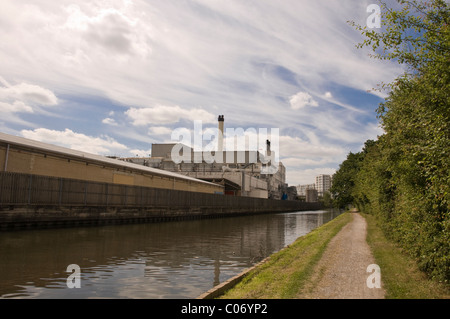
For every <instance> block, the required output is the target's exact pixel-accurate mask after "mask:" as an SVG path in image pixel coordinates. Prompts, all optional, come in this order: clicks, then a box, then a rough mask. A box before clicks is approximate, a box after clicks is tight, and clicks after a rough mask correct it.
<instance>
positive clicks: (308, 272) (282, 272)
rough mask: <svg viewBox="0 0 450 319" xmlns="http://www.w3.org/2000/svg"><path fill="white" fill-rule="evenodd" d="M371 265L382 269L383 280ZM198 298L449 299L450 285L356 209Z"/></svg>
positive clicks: (373, 220) (370, 217) (372, 219)
mask: <svg viewBox="0 0 450 319" xmlns="http://www.w3.org/2000/svg"><path fill="white" fill-rule="evenodd" d="M370 265H376V266H378V267H379V269H380V272H379V273H378V274H379V275H380V276H379V277H378V279H375V276H374V274H376V273H374V268H373V267H372V268H370V267H369V266H370ZM369 268H370V269H369ZM369 279H370V282H369ZM377 280H378V282H377ZM377 284H379V286H378V285H377ZM369 286H371V287H369ZM198 298H199V299H212V298H220V299H336V298H337V299H384V298H386V299H449V298H450V286H449V284H448V283H442V282H437V281H435V280H432V279H431V278H428V277H427V276H426V275H425V274H424V273H423V272H422V271H420V270H419V268H418V266H417V263H416V261H415V260H414V259H412V258H411V257H410V256H408V255H406V254H405V253H404V252H403V251H402V250H401V249H400V248H399V247H397V246H396V245H395V243H393V242H390V241H389V240H388V239H387V238H386V237H385V235H384V234H383V232H382V230H381V229H380V228H379V226H378V225H377V222H376V219H375V218H374V217H373V216H371V215H367V214H363V213H359V212H357V211H356V212H347V213H344V214H342V215H340V216H338V217H337V218H335V219H333V220H331V221H329V222H328V223H326V224H324V225H322V226H320V227H318V228H316V229H314V230H313V231H312V232H310V233H308V234H307V235H305V236H303V237H300V238H299V239H297V240H296V241H295V242H294V243H293V244H292V245H289V246H288V247H285V248H284V249H282V250H281V251H280V252H277V253H275V254H273V255H271V256H269V257H267V258H266V259H265V260H263V261H262V262H260V263H259V264H257V265H255V266H254V267H251V268H249V269H246V270H244V271H243V272H241V273H240V274H239V275H237V276H235V277H234V278H231V279H230V280H228V281H227V282H225V283H222V284H221V285H220V286H217V287H215V289H211V290H209V291H208V292H206V293H204V294H202V295H200V296H199V297H198Z"/></svg>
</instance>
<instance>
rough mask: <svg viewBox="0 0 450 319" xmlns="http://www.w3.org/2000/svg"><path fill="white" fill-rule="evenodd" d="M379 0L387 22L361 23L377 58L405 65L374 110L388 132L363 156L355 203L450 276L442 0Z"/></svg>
mask: <svg viewBox="0 0 450 319" xmlns="http://www.w3.org/2000/svg"><path fill="white" fill-rule="evenodd" d="M397 4H398V6H399V9H398V10H395V9H393V8H390V7H388V6H387V5H386V4H385V3H383V2H381V5H382V8H383V18H384V19H383V20H382V21H383V23H382V25H383V28H382V29H381V30H369V29H367V27H361V26H357V25H356V24H354V23H352V24H353V25H354V26H356V28H357V29H358V30H360V31H361V32H362V33H363V35H364V36H365V37H366V40H365V41H364V42H363V43H360V44H359V45H358V46H359V47H363V46H369V47H371V48H372V49H373V51H374V53H375V54H374V57H376V58H379V59H393V60H396V61H398V62H399V63H400V64H403V65H405V66H406V70H405V73H404V74H402V75H400V76H399V77H398V78H397V79H396V80H395V81H394V82H393V83H390V84H389V85H385V86H384V87H385V88H387V89H389V90H390V92H389V95H388V98H387V99H386V101H385V102H384V103H381V104H380V106H379V108H378V110H377V113H378V117H379V119H380V122H381V126H382V127H383V129H384V131H385V134H384V135H383V136H381V137H380V138H379V139H378V141H377V142H376V144H375V147H370V148H369V149H368V151H367V152H366V154H365V155H364V157H363V159H362V162H361V164H360V165H359V170H358V171H357V178H356V182H355V184H354V185H350V186H349V190H350V194H349V197H348V198H350V197H351V198H352V200H353V201H354V203H355V204H356V205H358V206H360V207H362V208H363V209H364V210H366V211H368V212H371V213H374V214H376V215H377V216H378V217H379V218H380V220H381V222H382V225H383V228H384V229H385V230H386V234H387V235H388V236H389V237H390V238H393V239H395V240H396V241H398V242H399V243H400V244H401V245H402V247H403V248H404V249H405V251H407V252H409V253H410V254H411V255H412V256H414V257H416V258H417V261H418V264H419V266H420V267H421V269H423V270H424V271H425V272H427V273H428V274H429V275H430V276H431V277H434V278H437V279H439V280H445V281H448V280H449V279H450V244H449V243H450V212H449V211H450V161H449V158H450V125H449V124H450V94H449V92H450V31H449V16H450V14H449V12H450V10H449V5H448V4H447V3H446V2H445V1H442V0H434V1H404V0H397Z"/></svg>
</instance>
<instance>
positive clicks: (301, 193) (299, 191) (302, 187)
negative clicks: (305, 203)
mask: <svg viewBox="0 0 450 319" xmlns="http://www.w3.org/2000/svg"><path fill="white" fill-rule="evenodd" d="M308 189H316V184H306V185H298V186H297V194H298V196H306V191H307V190H308Z"/></svg>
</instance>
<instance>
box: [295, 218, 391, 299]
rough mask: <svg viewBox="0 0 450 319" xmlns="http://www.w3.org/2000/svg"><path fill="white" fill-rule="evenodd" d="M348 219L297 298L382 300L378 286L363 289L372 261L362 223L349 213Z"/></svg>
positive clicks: (381, 293)
mask: <svg viewBox="0 0 450 319" xmlns="http://www.w3.org/2000/svg"><path fill="white" fill-rule="evenodd" d="M352 216H353V220H352V221H351V222H350V223H348V224H347V225H345V226H344V227H343V228H342V230H341V231H340V232H339V233H338V234H337V235H336V236H335V237H334V238H333V239H332V240H331V241H330V243H329V244H328V246H327V248H326V250H325V252H324V254H323V256H322V259H321V260H320V261H319V263H318V265H317V268H316V271H315V274H314V275H313V277H312V278H311V281H310V283H308V284H307V286H306V289H303V293H302V294H301V295H299V296H298V298H302V299H303V298H311V299H382V298H384V295H385V292H384V289H383V285H382V284H381V288H369V287H368V285H367V279H368V277H369V276H371V274H373V272H367V267H368V266H369V265H372V264H375V261H374V258H373V256H372V252H371V250H370V247H369V245H368V244H367V242H366V234H367V224H366V220H365V219H364V217H362V216H361V215H360V214H359V213H352ZM381 275H382V274H381ZM380 278H381V279H382V277H381V276H380ZM371 282H375V281H371Z"/></svg>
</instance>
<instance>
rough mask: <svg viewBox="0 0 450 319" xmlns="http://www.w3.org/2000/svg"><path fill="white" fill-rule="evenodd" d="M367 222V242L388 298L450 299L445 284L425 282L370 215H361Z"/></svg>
mask: <svg viewBox="0 0 450 319" xmlns="http://www.w3.org/2000/svg"><path fill="white" fill-rule="evenodd" d="M362 215H363V216H364V217H365V219H366V221H367V242H368V244H369V246H370V248H371V249H372V253H373V255H374V258H375V261H376V263H377V264H378V265H379V266H380V268H381V280H382V281H383V285H384V288H385V290H386V298H390V299H443V298H446V299H448V298H450V288H449V285H448V284H444V283H439V282H436V281H432V280H429V279H428V278H427V277H426V275H425V274H424V273H423V272H421V271H420V270H419V269H418V267H417V264H416V262H415V261H414V260H412V259H411V258H409V256H407V255H406V254H405V253H403V252H402V250H401V249H400V248H398V247H397V246H396V245H395V244H394V243H392V242H389V241H388V240H387V239H386V237H385V236H384V234H383V232H382V231H381V229H380V228H379V227H378V226H377V222H376V219H375V217H374V216H372V215H368V214H362Z"/></svg>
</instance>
